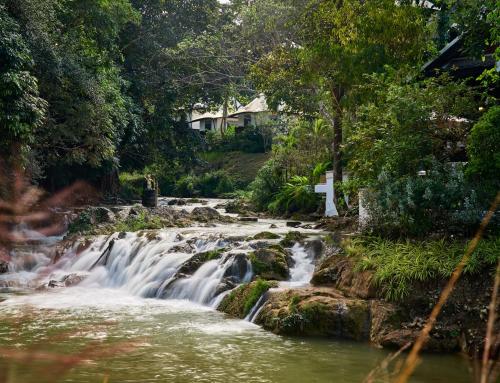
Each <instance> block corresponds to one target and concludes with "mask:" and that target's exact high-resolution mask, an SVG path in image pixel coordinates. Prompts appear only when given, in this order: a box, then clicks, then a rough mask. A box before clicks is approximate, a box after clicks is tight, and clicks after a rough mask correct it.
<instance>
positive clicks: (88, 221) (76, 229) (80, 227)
mask: <svg viewBox="0 0 500 383" xmlns="http://www.w3.org/2000/svg"><path fill="white" fill-rule="evenodd" d="M91 229H92V216H91V214H90V213H89V212H87V211H84V212H83V213H81V214H80V215H79V216H78V218H77V219H76V220H74V221H73V222H71V223H70V225H69V226H68V233H69V234H77V233H87V232H89V231H90V230H91Z"/></svg>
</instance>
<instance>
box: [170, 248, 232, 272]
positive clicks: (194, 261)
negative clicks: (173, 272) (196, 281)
mask: <svg viewBox="0 0 500 383" xmlns="http://www.w3.org/2000/svg"><path fill="white" fill-rule="evenodd" d="M224 251H226V249H217V250H211V251H205V252H203V253H198V254H195V255H193V256H192V257H191V258H190V259H189V260H187V261H186V262H184V264H183V265H182V266H181V268H180V269H179V271H178V272H177V273H178V274H187V275H192V274H194V273H195V272H196V271H197V270H198V269H199V268H200V267H201V266H202V265H203V264H204V263H206V262H208V261H212V260H214V259H219V258H220V257H221V256H222V253H224Z"/></svg>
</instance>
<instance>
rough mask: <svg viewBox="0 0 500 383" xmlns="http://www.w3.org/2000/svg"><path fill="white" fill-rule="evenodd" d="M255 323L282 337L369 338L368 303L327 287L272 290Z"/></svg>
mask: <svg viewBox="0 0 500 383" xmlns="http://www.w3.org/2000/svg"><path fill="white" fill-rule="evenodd" d="M256 323H258V324H260V325H262V326H263V327H264V328H265V329H267V330H270V331H272V332H274V333H276V334H281V335H299V336H322V337H332V338H337V339H352V340H368V339H369V338H370V308H369V303H368V302H367V301H365V300H360V299H349V298H345V297H344V296H342V295H341V294H340V293H339V292H338V291H336V290H334V289H330V288H301V289H287V290H272V291H270V292H269V293H268V299H267V301H266V303H265V304H264V306H263V308H262V310H261V311H260V313H259V315H258V316H257V319H256Z"/></svg>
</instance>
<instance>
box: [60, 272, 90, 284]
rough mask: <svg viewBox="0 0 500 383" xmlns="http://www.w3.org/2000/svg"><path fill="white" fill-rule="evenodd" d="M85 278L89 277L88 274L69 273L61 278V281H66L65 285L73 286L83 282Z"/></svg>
mask: <svg viewBox="0 0 500 383" xmlns="http://www.w3.org/2000/svg"><path fill="white" fill-rule="evenodd" d="M85 278H87V275H81V274H69V275H66V276H65V277H63V278H62V279H61V283H64V286H66V287H72V286H76V285H78V284H79V283H81V282H83V281H84V280H85Z"/></svg>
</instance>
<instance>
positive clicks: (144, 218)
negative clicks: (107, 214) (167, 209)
mask: <svg viewBox="0 0 500 383" xmlns="http://www.w3.org/2000/svg"><path fill="white" fill-rule="evenodd" d="M161 228H163V223H162V222H161V219H160V217H155V216H151V215H149V214H147V213H146V212H140V213H139V214H137V215H136V216H131V217H128V218H127V219H125V220H124V221H120V222H118V223H117V224H116V225H114V226H113V228H112V231H113V232H136V231H141V230H158V229H161Z"/></svg>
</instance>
